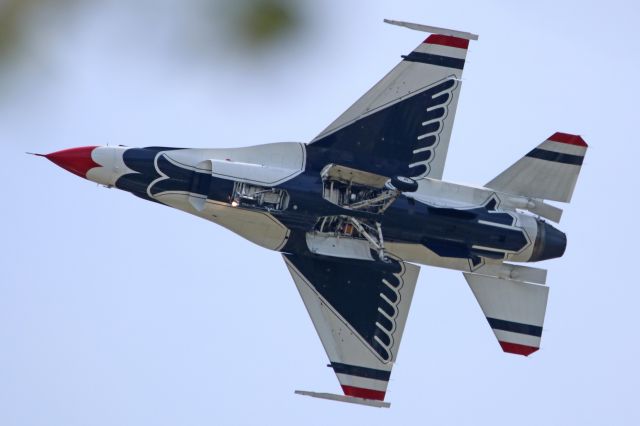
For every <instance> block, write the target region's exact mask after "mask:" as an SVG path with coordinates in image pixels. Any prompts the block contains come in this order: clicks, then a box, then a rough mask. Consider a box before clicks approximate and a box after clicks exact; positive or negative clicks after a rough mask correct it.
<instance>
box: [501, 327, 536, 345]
mask: <svg viewBox="0 0 640 426" xmlns="http://www.w3.org/2000/svg"><path fill="white" fill-rule="evenodd" d="M493 333H494V334H495V336H496V338H497V339H498V340H499V341H501V342H509V343H517V344H518V345H525V346H532V347H534V348H539V347H540V337H538V336H530V335H528V334H520V333H514V332H513V331H505V330H496V329H493Z"/></svg>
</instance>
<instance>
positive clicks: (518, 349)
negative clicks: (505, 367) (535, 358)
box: [498, 341, 540, 356]
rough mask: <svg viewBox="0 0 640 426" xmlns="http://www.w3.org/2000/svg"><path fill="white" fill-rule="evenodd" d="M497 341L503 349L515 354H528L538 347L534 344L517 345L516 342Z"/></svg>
mask: <svg viewBox="0 0 640 426" xmlns="http://www.w3.org/2000/svg"><path fill="white" fill-rule="evenodd" d="M498 342H499V343H500V346H502V350H503V351H505V352H509V353H510V354H516V355H524V356H529V355H531V354H532V353H534V352H535V351H537V350H538V349H540V348H536V347H534V346H526V345H519V344H517V343H510V342H500V341H498Z"/></svg>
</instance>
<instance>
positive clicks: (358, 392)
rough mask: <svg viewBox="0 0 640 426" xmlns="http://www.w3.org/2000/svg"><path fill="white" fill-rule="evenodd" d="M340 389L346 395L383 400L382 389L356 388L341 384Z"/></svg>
mask: <svg viewBox="0 0 640 426" xmlns="http://www.w3.org/2000/svg"><path fill="white" fill-rule="evenodd" d="M342 391H343V392H344V394H345V395H347V396H355V397H358V398H364V399H375V400H377V401H384V394H385V392H384V391H377V390H373V389H365V388H357V387H355V386H347V385H342Z"/></svg>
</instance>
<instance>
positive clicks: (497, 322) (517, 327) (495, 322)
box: [487, 317, 542, 337]
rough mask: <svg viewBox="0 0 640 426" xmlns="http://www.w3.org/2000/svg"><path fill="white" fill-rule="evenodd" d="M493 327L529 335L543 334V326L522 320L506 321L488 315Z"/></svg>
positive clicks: (538, 335) (537, 335)
mask: <svg viewBox="0 0 640 426" xmlns="http://www.w3.org/2000/svg"><path fill="white" fill-rule="evenodd" d="M487 321H489V325H490V326H491V328H494V329H496V330H503V331H511V332H513V333H520V334H527V335H529V336H536V337H540V336H542V327H539V326H537V325H530V324H523V323H520V322H514V321H506V320H501V319H496V318H489V317H487Z"/></svg>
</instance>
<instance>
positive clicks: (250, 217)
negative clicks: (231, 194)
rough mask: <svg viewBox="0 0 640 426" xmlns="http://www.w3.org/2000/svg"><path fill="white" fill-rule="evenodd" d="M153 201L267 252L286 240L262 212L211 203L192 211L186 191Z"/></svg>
mask: <svg viewBox="0 0 640 426" xmlns="http://www.w3.org/2000/svg"><path fill="white" fill-rule="evenodd" d="M155 198H156V199H157V200H158V201H160V202H161V203H163V204H166V205H168V206H170V207H173V208H176V209H179V210H182V211H185V212H187V213H191V214H193V215H196V216H199V217H201V218H203V219H207V220H209V221H211V222H214V223H216V224H218V225H220V226H223V227H225V228H227V229H228V230H230V231H232V232H234V233H236V234H238V235H240V236H241V237H243V238H245V239H247V240H249V241H251V242H252V243H255V244H257V245H259V246H261V247H264V248H267V249H270V250H280V249H281V248H282V247H283V246H284V245H285V243H286V242H287V239H288V238H289V233H290V231H289V229H288V228H287V227H286V226H284V225H283V224H282V223H280V221H278V220H277V219H276V218H275V217H273V216H272V215H271V214H269V213H266V212H260V211H252V210H247V209H243V208H238V207H232V206H230V205H229V204H226V203H221V202H218V201H213V200H206V201H205V202H203V203H202V204H201V205H199V206H198V207H199V208H196V207H195V206H194V203H193V201H192V197H190V194H189V193H187V192H166V193H161V194H157V195H156V197H155ZM190 199H191V200H190Z"/></svg>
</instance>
